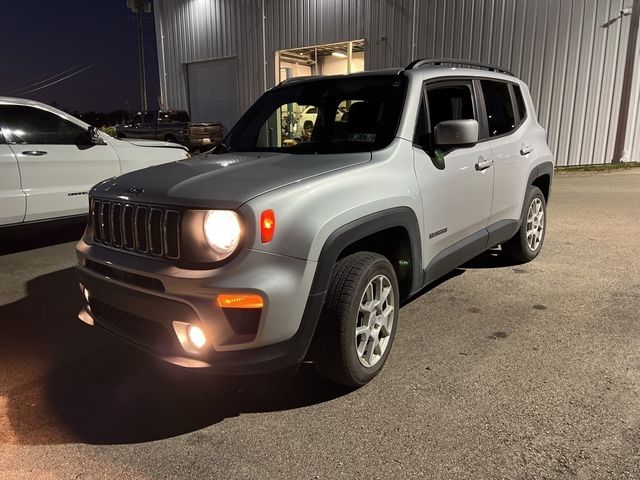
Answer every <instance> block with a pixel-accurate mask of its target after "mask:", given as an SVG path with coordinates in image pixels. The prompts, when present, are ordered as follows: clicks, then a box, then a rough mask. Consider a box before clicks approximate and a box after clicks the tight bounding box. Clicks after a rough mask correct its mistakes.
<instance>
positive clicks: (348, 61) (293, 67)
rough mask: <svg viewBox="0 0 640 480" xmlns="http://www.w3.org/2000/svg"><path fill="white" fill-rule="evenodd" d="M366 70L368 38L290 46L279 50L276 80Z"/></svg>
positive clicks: (277, 53) (278, 81) (277, 81)
mask: <svg viewBox="0 0 640 480" xmlns="http://www.w3.org/2000/svg"><path fill="white" fill-rule="evenodd" d="M362 71H364V40H362V39H361V40H351V41H349V42H339V43H327V44H324V45H314V46H311V47H301V48H290V49H287V50H280V51H278V52H276V84H278V83H280V82H282V81H283V80H286V79H287V78H294V77H307V76H310V75H342V74H346V73H356V72H362Z"/></svg>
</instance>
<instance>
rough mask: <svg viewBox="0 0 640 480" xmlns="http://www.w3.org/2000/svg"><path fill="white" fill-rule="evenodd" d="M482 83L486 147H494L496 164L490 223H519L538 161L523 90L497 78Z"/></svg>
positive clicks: (494, 224)
mask: <svg viewBox="0 0 640 480" xmlns="http://www.w3.org/2000/svg"><path fill="white" fill-rule="evenodd" d="M480 83H481V86H482V93H483V95H482V99H483V103H484V108H485V110H486V116H487V126H488V131H487V132H486V135H487V138H486V141H484V142H483V144H485V145H487V146H490V147H491V149H492V151H493V158H494V162H495V164H494V169H495V185H494V189H493V206H492V208H491V217H490V218H489V224H490V225H493V226H497V227H499V226H500V225H506V223H513V222H517V221H518V220H519V218H520V215H521V211H522V202H523V201H524V196H525V190H526V188H527V181H528V179H529V172H531V169H532V168H533V166H534V163H535V160H534V156H533V155H531V153H533V147H532V143H531V140H530V139H529V138H528V136H527V132H528V129H527V128H526V123H527V114H526V109H525V107H524V101H523V100H522V93H521V92H520V87H519V86H518V85H517V84H515V83H512V82H506V81H500V80H493V79H491V80H490V79H484V80H482V81H481V82H480Z"/></svg>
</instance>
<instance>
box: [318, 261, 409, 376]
mask: <svg viewBox="0 0 640 480" xmlns="http://www.w3.org/2000/svg"><path fill="white" fill-rule="evenodd" d="M399 299H400V297H399V292H398V281H397V279H396V274H395V271H394V270H393V267H392V266H391V264H390V263H389V261H388V260H387V259H386V258H385V257H383V256H382V255H378V254H377V253H370V252H358V253H354V254H353V255H349V256H348V257H345V258H343V259H342V260H340V261H339V262H338V263H336V265H335V267H334V269H333V273H332V276H331V283H330V284H329V290H328V291H327V297H326V299H325V303H324V306H323V309H322V313H321V316H320V320H319V323H318V328H317V330H316V333H315V336H314V340H313V345H312V358H313V360H314V364H315V367H316V370H317V371H318V373H320V375H322V376H323V377H325V378H327V379H329V380H331V381H333V382H336V383H341V384H343V385H347V386H349V387H360V386H362V385H364V384H366V383H367V382H369V381H370V380H371V379H373V378H374V377H375V376H376V375H377V374H378V373H379V372H380V370H381V369H382V367H383V366H384V364H385V362H386V360H387V357H388V356H389V352H390V351H391V346H392V344H393V340H394V338H395V333H396V329H397V323H398V308H399Z"/></svg>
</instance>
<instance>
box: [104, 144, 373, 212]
mask: <svg viewBox="0 0 640 480" xmlns="http://www.w3.org/2000/svg"><path fill="white" fill-rule="evenodd" d="M369 160H371V153H370V152H360V153H348V154H347V153H345V154H330V155H313V154H310V155H298V154H290V153H242V154H235V153H227V154H224V155H213V154H204V155H197V156H195V157H193V158H191V159H189V160H181V161H178V162H172V163H165V164H163V165H156V166H153V167H148V168H144V169H142V170H136V171H134V172H130V173H127V174H125V175H121V176H119V177H115V178H112V179H109V180H105V181H104V182H101V183H99V184H98V185H96V186H95V187H94V188H93V189H92V190H91V194H92V195H95V196H97V197H103V198H104V197H107V198H118V199H120V200H123V201H132V202H142V203H152V204H160V205H175V206H185V207H203V208H238V207H239V206H240V205H242V204H243V203H245V202H247V201H249V200H251V199H252V198H254V197H257V196H258V195H262V194H263V193H266V192H269V191H271V190H275V189H277V188H280V187H284V186H286V185H290V184H292V183H295V182H300V181H303V180H305V179H307V178H311V177H315V176H318V175H323V174H327V173H329V172H334V171H338V170H341V169H344V168H348V167H351V166H354V165H358V164H361V163H365V162H368V161H369ZM134 190H135V191H136V192H138V193H137V194H136V193H130V191H131V192H133V191H134Z"/></svg>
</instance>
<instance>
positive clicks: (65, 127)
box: [0, 97, 189, 231]
mask: <svg viewBox="0 0 640 480" xmlns="http://www.w3.org/2000/svg"><path fill="white" fill-rule="evenodd" d="M186 158H189V153H188V151H187V149H186V148H185V147H182V146H181V145H176V144H172V143H166V142H156V141H149V140H119V139H115V138H112V137H110V136H109V135H107V134H105V133H102V132H98V130H97V129H96V128H95V127H91V126H90V125H88V124H86V123H85V122H83V121H82V120H79V119H77V118H75V117H73V116H71V115H69V114H67V113H65V112H62V111H60V110H58V109H56V108H53V107H50V106H48V105H44V104H42V103H39V102H35V101H33V100H25V99H20V98H9V97H0V231H2V229H9V228H10V227H15V226H21V225H24V224H30V223H34V222H42V221H45V220H56V221H57V220H59V219H61V218H69V217H74V216H86V214H87V204H88V201H87V194H88V192H89V189H90V188H91V187H92V186H93V185H95V184H96V183H98V182H100V181H102V180H104V179H105V178H110V177H114V176H116V175H121V174H123V173H127V172H130V171H132V170H136V169H139V168H143V167H147V166H150V165H157V164H160V163H166V162H170V161H174V160H182V159H186Z"/></svg>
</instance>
